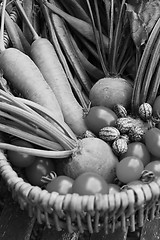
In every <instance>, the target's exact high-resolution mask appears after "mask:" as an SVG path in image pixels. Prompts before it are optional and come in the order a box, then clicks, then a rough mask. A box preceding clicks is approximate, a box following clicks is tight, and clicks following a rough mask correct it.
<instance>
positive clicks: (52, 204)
mask: <svg viewBox="0 0 160 240" xmlns="http://www.w3.org/2000/svg"><path fill="white" fill-rule="evenodd" d="M0 159H1V160H0V174H1V176H2V177H3V179H4V180H5V181H6V183H7V186H8V188H9V190H10V191H11V192H12V195H13V199H15V200H16V201H18V202H19V204H20V208H21V209H23V210H24V209H27V210H28V213H29V216H31V217H32V216H35V217H36V218H37V221H38V223H46V225H47V226H48V228H51V227H52V225H54V227H55V228H56V230H58V231H60V230H62V229H67V231H68V232H70V233H72V232H73V231H77V230H79V231H80V232H81V233H83V232H84V230H87V231H89V232H90V233H93V232H99V230H100V229H102V228H103V229H104V230H105V232H106V234H107V233H108V232H109V231H111V232H114V231H115V230H116V229H117V228H119V227H120V228H122V230H123V231H126V230H127V228H128V227H129V229H130V231H135V229H136V228H139V227H142V226H143V224H144V222H145V220H146V219H149V220H152V219H154V218H155V217H156V216H157V215H158V214H159V211H160V204H159V196H160V178H156V179H154V181H152V182H150V183H148V184H144V185H142V187H132V188H129V189H124V190H122V191H121V192H119V193H116V194H109V195H108V194H105V195H100V194H97V195H93V196H79V195H78V194H67V195H64V196H63V195H59V194H58V193H56V192H53V193H49V192H48V191H46V190H42V189H41V188H40V187H37V186H32V185H31V184H29V183H27V182H25V181H24V180H23V179H22V178H21V177H19V176H18V174H17V173H16V172H15V171H14V170H13V168H12V166H11V165H10V163H9V161H7V158H6V156H5V154H4V153H3V152H0Z"/></svg>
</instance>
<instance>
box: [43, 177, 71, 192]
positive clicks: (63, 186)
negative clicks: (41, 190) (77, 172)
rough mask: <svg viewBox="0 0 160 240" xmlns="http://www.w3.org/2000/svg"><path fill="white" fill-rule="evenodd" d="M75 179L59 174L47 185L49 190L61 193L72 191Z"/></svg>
mask: <svg viewBox="0 0 160 240" xmlns="http://www.w3.org/2000/svg"><path fill="white" fill-rule="evenodd" d="M73 182H74V180H73V179H72V178H70V177H67V176H58V177H55V178H54V179H52V180H51V182H49V183H48V184H47V186H46V190H48V192H50V193H51V192H58V193H59V194H61V195H65V194H67V193H72V185H73Z"/></svg>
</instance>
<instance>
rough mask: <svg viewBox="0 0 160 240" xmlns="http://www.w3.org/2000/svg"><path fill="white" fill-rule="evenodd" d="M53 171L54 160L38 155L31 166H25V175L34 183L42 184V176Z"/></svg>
mask: <svg viewBox="0 0 160 240" xmlns="http://www.w3.org/2000/svg"><path fill="white" fill-rule="evenodd" d="M51 171H55V166H54V163H53V160H52V159H48V158H38V157H37V158H36V159H35V161H34V162H33V163H32V164H31V165H30V166H29V167H27V168H25V175H26V177H27V179H28V181H29V182H30V183H31V184H32V185H37V186H42V185H43V183H42V181H41V178H42V176H46V175H48V174H49V173H50V172H51Z"/></svg>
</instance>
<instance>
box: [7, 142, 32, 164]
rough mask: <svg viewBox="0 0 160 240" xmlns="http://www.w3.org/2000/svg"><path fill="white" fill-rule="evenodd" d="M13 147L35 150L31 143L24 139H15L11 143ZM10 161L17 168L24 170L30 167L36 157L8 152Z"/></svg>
mask: <svg viewBox="0 0 160 240" xmlns="http://www.w3.org/2000/svg"><path fill="white" fill-rule="evenodd" d="M11 143H12V144H13V145H16V146H21V147H27V148H34V147H33V145H32V144H31V143H30V142H27V141H25V140H22V139H13V140H12V142H11ZM7 157H8V160H9V161H10V162H11V163H12V164H13V165H14V166H16V167H19V168H24V167H28V166H30V165H31V164H32V163H33V162H34V160H35V156H33V155H29V154H26V153H21V152H15V151H11V150H8V151H7Z"/></svg>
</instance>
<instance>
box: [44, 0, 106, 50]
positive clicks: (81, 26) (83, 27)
mask: <svg viewBox="0 0 160 240" xmlns="http://www.w3.org/2000/svg"><path fill="white" fill-rule="evenodd" d="M43 3H44V4H45V6H47V7H48V8H49V9H50V10H51V11H52V12H54V13H56V14H58V15H59V16H60V17H62V18H63V19H64V20H65V21H66V22H67V23H68V24H69V25H70V26H71V27H72V28H73V29H74V30H76V31H77V32H79V33H80V34H81V35H82V36H84V37H85V38H86V39H88V40H90V41H91V42H92V43H94V44H95V37H94V32H93V27H92V24H89V23H87V22H85V21H83V20H81V19H78V18H76V17H73V16H71V15H69V14H67V13H66V12H64V11H62V10H61V9H59V8H58V7H56V6H55V5H54V4H51V3H49V2H48V1H47V0H43ZM103 42H104V46H105V49H106V51H107V49H108V38H107V37H106V36H105V35H104V34H103Z"/></svg>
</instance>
